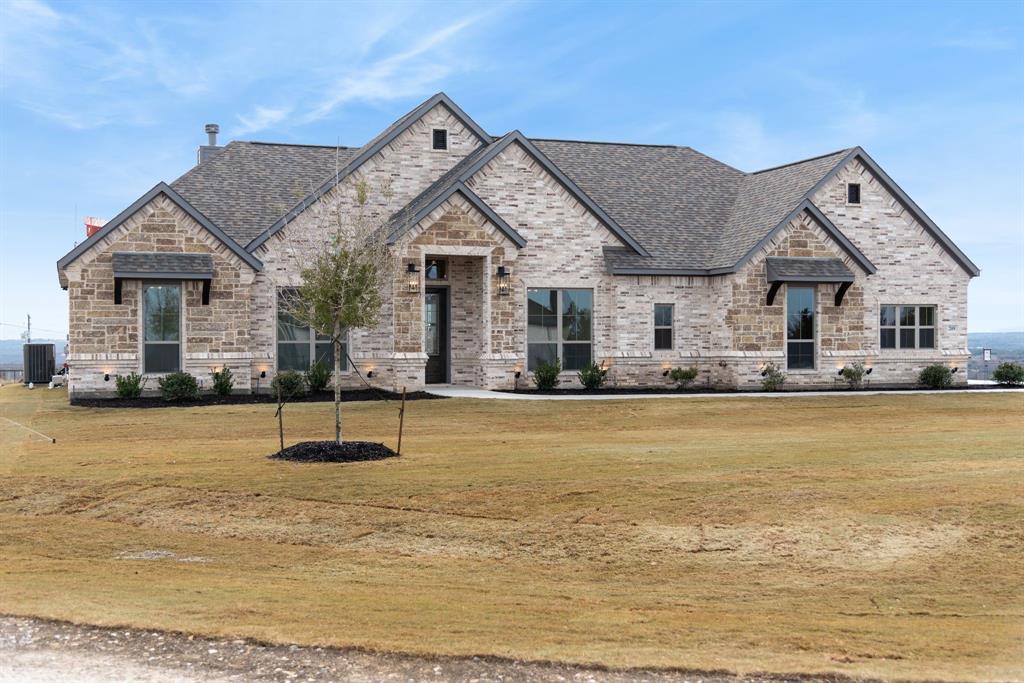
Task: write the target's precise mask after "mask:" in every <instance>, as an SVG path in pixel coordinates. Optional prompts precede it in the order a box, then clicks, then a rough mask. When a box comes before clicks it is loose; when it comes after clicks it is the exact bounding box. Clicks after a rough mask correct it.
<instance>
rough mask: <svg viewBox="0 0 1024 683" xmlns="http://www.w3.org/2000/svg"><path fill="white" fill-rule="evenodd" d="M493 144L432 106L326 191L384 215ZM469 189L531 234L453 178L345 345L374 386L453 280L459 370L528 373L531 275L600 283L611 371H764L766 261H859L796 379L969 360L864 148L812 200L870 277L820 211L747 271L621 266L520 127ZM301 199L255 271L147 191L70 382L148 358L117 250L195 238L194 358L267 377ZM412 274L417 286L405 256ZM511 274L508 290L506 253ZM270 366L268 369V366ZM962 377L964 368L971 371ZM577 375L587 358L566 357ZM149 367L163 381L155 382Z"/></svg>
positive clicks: (954, 284)
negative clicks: (438, 265)
mask: <svg viewBox="0 0 1024 683" xmlns="http://www.w3.org/2000/svg"><path fill="white" fill-rule="evenodd" d="M434 128H445V129H446V130H447V131H448V149H446V150H434V149H432V145H431V132H432V130H433V129H434ZM481 144H483V141H482V140H480V139H479V138H478V137H477V136H476V134H474V133H473V132H472V131H471V130H470V129H468V128H466V127H465V126H463V125H462V123H461V122H460V120H459V118H458V117H456V116H454V115H452V113H451V112H450V111H449V110H448V109H447V108H445V107H443V106H440V105H439V106H437V107H435V108H434V109H432V110H430V111H429V112H428V113H427V114H426V115H424V116H423V117H422V118H421V119H420V120H419V121H417V122H416V123H414V124H413V125H411V126H410V127H408V128H407V129H406V130H404V132H402V133H401V134H400V135H399V136H398V137H397V138H395V139H394V140H393V141H392V142H391V143H390V144H389V145H387V146H386V147H385V148H383V149H382V150H381V151H379V152H378V153H377V154H376V155H375V156H373V157H372V158H370V159H369V160H368V161H366V162H365V163H364V164H363V165H362V166H361V167H360V168H359V169H358V170H357V171H356V172H355V173H353V174H352V175H351V176H350V177H349V178H347V179H346V180H345V181H343V182H342V183H341V184H339V185H338V186H337V187H336V188H334V189H333V190H331V191H330V192H331V193H332V194H331V195H330V196H331V197H332V199H333V198H338V199H339V201H341V202H342V204H346V203H347V204H348V205H349V206H352V205H353V202H354V199H353V197H354V189H353V188H354V186H355V183H357V182H360V181H365V182H366V183H367V184H368V185H369V187H370V189H371V192H370V202H369V205H368V207H367V210H368V212H369V214H370V215H371V216H375V217H378V218H383V217H387V216H390V215H391V214H392V213H393V212H394V211H395V210H396V208H398V207H401V206H404V205H406V204H407V203H408V202H409V201H410V200H412V199H413V198H415V197H416V196H417V195H418V194H419V193H421V192H422V191H423V190H424V189H425V188H427V187H428V186H429V185H430V184H431V183H432V182H434V181H435V180H437V179H438V178H439V177H441V176H442V175H443V174H444V173H446V172H447V171H448V170H450V169H451V168H452V167H454V166H455V165H456V164H457V163H458V162H459V161H460V160H462V159H463V158H465V157H466V155H468V154H470V153H471V152H472V151H474V150H475V149H477V148H478V147H479V146H480V145H481ZM848 182H857V183H860V184H861V188H862V189H861V203H860V204H859V205H855V206H851V205H848V204H847V203H846V183H848ZM466 186H467V187H468V188H469V189H470V190H472V192H474V193H476V194H477V195H478V196H479V197H480V199H482V200H483V202H485V203H486V204H487V206H489V207H490V208H491V209H492V210H493V211H494V212H495V213H496V214H497V215H498V216H500V217H501V218H502V219H503V220H504V221H505V222H506V223H507V224H508V225H510V226H511V227H512V228H513V229H514V230H515V231H517V232H518V233H519V234H520V235H521V236H522V237H523V238H524V239H525V241H526V245H525V246H523V247H521V248H520V247H517V245H516V244H515V243H514V242H513V241H512V240H511V239H509V237H508V236H507V235H505V234H504V233H503V232H502V231H501V230H499V229H498V228H497V226H495V225H493V224H492V223H491V222H490V221H489V220H488V218H487V217H486V216H485V215H483V214H481V213H480V211H479V210H478V209H477V208H476V207H475V206H474V205H473V204H472V203H471V202H469V201H466V199H465V197H463V196H462V195H461V194H458V193H456V194H453V195H452V196H451V197H450V198H449V199H448V200H447V201H445V202H443V203H442V204H441V205H440V206H438V207H437V208H436V209H435V210H434V211H433V212H432V213H431V214H430V215H428V216H426V217H425V218H423V220H421V221H420V222H419V223H418V224H417V225H415V226H409V230H408V231H407V232H406V233H405V234H404V235H403V236H402V237H401V238H400V239H399V240H398V242H397V243H396V244H395V245H394V257H395V263H394V265H395V277H394V282H393V286H392V287H391V289H390V292H389V295H388V297H387V301H386V305H385V310H384V312H383V316H382V321H381V324H380V325H379V326H378V327H377V328H375V329H370V330H354V331H352V332H351V334H350V337H349V352H350V354H351V356H352V358H353V360H354V363H355V367H354V368H350V370H349V372H347V373H346V374H345V376H344V377H343V383H344V386H346V387H351V386H359V385H360V384H361V383H362V381H363V380H362V379H361V378H360V377H359V376H358V375H357V373H356V372H355V370H358V372H359V373H360V374H362V375H363V376H365V375H366V374H367V373H368V372H370V371H373V378H372V380H370V381H371V382H372V383H373V384H376V385H378V386H382V387H387V388H395V389H397V388H401V387H403V386H404V387H407V388H409V389H415V388H420V387H422V386H423V384H424V369H425V365H426V361H427V356H426V354H425V353H424V326H423V310H424V299H423V292H424V289H425V288H426V287H427V286H428V285H443V286H445V287H447V288H448V292H449V299H450V310H451V319H450V328H451V329H450V379H451V381H452V382H454V383H458V384H469V385H475V386H483V387H491V388H511V387H513V386H516V384H517V380H516V378H515V375H516V374H517V373H519V374H520V375H521V377H520V379H519V380H518V383H519V385H520V386H525V385H526V384H528V383H529V379H528V369H527V367H526V363H527V341H526V339H527V334H526V333H527V313H526V311H527V306H526V301H527V290H528V289H530V288H583V289H590V290H592V291H593V301H594V311H593V323H592V326H593V330H592V334H593V345H592V357H593V358H594V360H595V361H597V362H599V363H603V364H604V365H605V366H606V367H608V368H609V370H610V372H609V379H610V383H611V384H612V385H620V386H659V385H667V384H668V382H669V380H668V379H666V377H665V373H666V371H667V370H669V369H670V368H673V367H696V368H697V369H698V371H699V375H698V380H697V385H698V386H708V387H717V386H738V387H741V388H754V387H757V386H758V385H759V384H760V379H761V376H760V373H761V370H762V368H763V367H764V365H765V364H766V363H768V362H773V363H776V364H778V365H780V366H781V367H785V361H786V351H785V349H786V340H785V301H786V290H785V287H783V288H782V289H781V290H780V291H779V292H778V295H777V296H776V298H775V302H774V304H773V305H772V306H768V305H767V301H766V299H767V294H768V288H769V285H768V283H767V281H766V280H767V278H766V265H765V258H767V257H769V256H790V257H792V256H797V257H826V258H840V259H842V260H843V261H844V262H845V263H846V265H847V267H848V268H849V269H850V270H851V271H852V272H853V273H854V274H855V281H854V283H853V284H852V286H851V287H850V288H849V290H848V291H847V292H846V295H845V299H844V301H843V303H842V305H841V306H836V305H835V304H834V297H835V292H836V288H837V285H825V284H819V285H816V286H815V290H816V311H815V313H816V316H815V318H816V334H815V368H814V369H813V370H807V371H792V372H789V373H788V375H789V377H788V382H789V383H790V384H795V385H807V386H811V385H815V386H821V385H824V386H831V385H833V384H835V383H836V381H837V374H836V370H837V368H840V367H842V366H843V365H845V364H847V363H852V362H862V363H865V364H867V365H869V366H870V367H872V368H873V370H874V372H873V375H872V378H871V379H872V381H873V382H875V383H881V384H890V383H892V384H895V383H905V382H913V381H914V380H915V379H916V376H917V373H918V372H919V371H920V369H921V368H922V367H924V366H925V365H928V364H931V363H935V362H940V363H946V364H949V365H959V366H960V367H964V368H965V367H966V360H967V357H968V354H967V351H966V345H967V344H966V329H967V285H968V282H969V279H970V277H969V275H968V274H967V273H966V272H965V271H964V270H963V269H962V268H960V267H959V266H958V265H957V264H956V263H955V262H954V261H953V260H952V258H951V257H950V256H949V255H948V254H947V253H946V252H945V251H944V250H943V249H942V248H941V247H940V246H939V245H938V244H937V243H936V241H935V240H934V239H933V238H932V237H931V236H930V235H929V234H928V233H927V231H926V230H925V229H924V228H923V227H922V226H920V225H918V224H917V223H916V222H915V221H914V219H913V218H912V216H911V214H910V213H909V212H907V211H906V210H905V209H904V208H903V206H902V205H901V204H900V202H898V201H897V200H896V199H895V198H894V197H893V196H891V195H890V194H889V193H887V192H886V191H885V189H884V187H883V185H882V184H881V183H879V182H878V181H877V179H876V178H874V177H873V175H872V174H871V172H870V171H869V170H868V169H867V168H865V167H864V166H862V165H861V164H860V163H859V162H856V161H854V162H851V163H850V164H849V165H848V167H846V168H844V169H842V170H841V171H840V172H839V173H838V174H837V175H836V176H835V177H834V178H833V179H832V180H831V181H829V182H828V183H826V184H825V185H824V186H822V187H821V188H820V189H819V190H818V192H817V194H816V195H815V196H814V197H813V198H812V201H813V202H814V204H815V205H816V206H817V207H818V208H820V210H821V211H822V212H823V213H824V214H825V215H826V216H827V217H828V218H829V219H830V220H831V221H832V222H833V223H834V224H835V225H836V226H838V228H839V229H840V230H841V231H842V232H843V234H844V235H846V236H847V238H848V239H849V240H850V241H851V242H852V243H853V244H854V245H856V246H857V247H858V248H859V249H860V250H861V251H862V252H863V253H864V254H865V255H866V256H867V258H868V259H870V260H871V261H872V262H873V263H874V264H875V266H877V269H878V272H877V273H875V274H874V275H871V276H868V275H867V274H866V273H865V272H864V271H863V270H862V269H861V268H860V267H859V266H858V265H857V264H856V263H855V262H854V261H853V260H852V259H851V258H850V257H849V255H848V254H847V253H846V252H845V251H843V250H842V248H840V246H839V245H837V244H836V243H835V242H834V241H832V240H831V239H830V237H829V236H828V234H827V233H826V232H825V231H824V230H822V229H821V227H820V226H818V225H817V224H816V223H815V221H814V220H813V219H812V218H811V217H810V216H809V215H806V214H804V215H802V216H801V217H798V218H796V219H794V220H792V221H791V222H790V223H789V224H788V225H786V226H785V227H784V228H783V229H782V230H780V231H779V232H778V233H777V234H776V235H774V237H773V238H772V239H771V240H770V242H769V243H767V244H765V245H764V246H763V248H762V249H761V250H760V252H759V253H758V254H757V255H756V256H755V257H754V258H753V259H751V260H750V261H749V262H747V263H746V264H745V265H743V266H742V267H741V268H740V269H739V270H738V271H737V272H735V273H729V274H722V275H714V276H668V275H629V276H613V275H610V274H609V273H608V272H607V269H606V265H605V259H604V249H605V248H606V247H609V246H619V245H620V244H621V243H620V242H619V240H618V239H617V237H616V236H614V235H613V234H612V233H611V232H610V231H609V230H608V229H607V228H605V227H604V225H603V224H602V223H601V222H600V221H599V220H598V219H597V217H595V216H594V215H592V214H591V213H590V211H589V210H588V209H587V208H586V207H585V206H584V205H583V204H581V203H580V202H579V201H577V200H576V199H575V198H574V197H573V196H572V195H571V194H570V193H569V192H567V190H566V188H565V187H563V186H562V184H561V183H560V182H559V181H558V179H557V178H555V177H553V176H552V175H551V174H550V173H548V172H547V170H545V168H544V167H543V166H542V165H541V164H539V163H537V161H536V160H535V159H534V158H533V157H532V156H530V154H528V153H527V151H526V150H525V149H524V148H523V147H521V146H520V145H519V144H518V143H514V144H510V145H509V146H508V147H506V148H505V149H504V150H503V151H502V152H501V153H500V154H498V155H497V156H495V157H494V158H493V159H491V160H490V161H489V163H487V164H486V165H485V166H484V167H483V168H481V169H480V170H478V171H477V172H476V173H475V174H474V175H473V176H472V177H471V178H470V179H469V180H468V181H467V182H466ZM314 217H315V212H313V211H312V210H309V211H307V212H306V213H305V214H303V215H300V216H299V217H298V218H297V219H296V220H294V221H293V222H292V223H291V224H289V225H287V226H286V227H285V228H284V229H283V230H281V231H280V232H279V233H277V234H276V235H274V236H273V237H271V238H270V239H269V240H268V241H266V242H265V243H263V244H262V245H261V246H260V247H258V248H257V249H256V250H255V251H254V255H255V256H256V257H257V258H258V259H259V260H260V261H261V262H262V264H263V269H262V270H261V271H259V272H257V271H256V270H254V269H253V268H251V267H250V266H249V265H247V264H246V263H245V262H244V261H242V260H241V259H240V258H239V257H238V256H237V255H236V254H235V253H233V252H232V251H231V250H230V249H228V248H227V247H225V246H224V244H223V243H221V242H220V241H219V240H217V239H216V238H215V237H214V236H212V235H211V234H209V233H208V232H207V231H206V230H205V229H204V228H203V227H202V226H200V225H199V224H197V223H196V222H195V221H194V220H193V219H192V218H191V217H190V216H189V214H188V213H186V212H185V211H183V210H182V209H181V208H179V207H178V206H177V205H176V204H175V203H174V202H173V201H171V200H169V199H168V198H167V197H165V196H159V197H158V198H157V199H154V200H153V201H152V202H150V203H149V204H147V205H146V206H144V207H142V208H141V209H140V210H139V211H137V212H136V214H135V215H134V216H132V217H131V218H130V219H128V220H127V221H125V222H124V223H123V224H122V225H121V226H119V227H118V228H117V230H116V231H114V232H112V233H111V234H110V235H108V236H107V237H106V238H104V239H103V240H101V241H100V242H99V243H97V244H96V245H94V246H93V247H92V248H90V249H89V250H88V251H87V252H85V253H84V254H83V255H82V256H81V257H80V258H78V259H77V260H76V261H74V262H73V263H72V264H71V265H70V266H69V267H68V268H67V269H66V272H65V273H63V274H62V277H66V279H67V282H68V290H69V302H70V316H71V317H70V329H71V335H70V340H69V344H70V356H69V362H70V364H71V367H72V374H71V382H70V386H71V391H72V393H83V392H104V391H111V390H112V389H113V384H112V382H105V381H104V379H103V377H104V375H106V374H110V375H115V374H124V373H127V372H133V371H134V372H138V371H140V370H141V358H142V356H141V353H142V348H141V341H140V322H141V314H140V296H141V283H140V282H139V281H127V282H125V284H124V288H123V302H122V303H121V304H115V303H114V292H113V289H114V281H113V274H112V267H111V253H112V252H114V251H179V252H181V251H184V252H198V253H209V254H211V255H212V256H213V259H214V276H213V280H212V283H211V296H210V303H209V305H203V304H202V301H201V285H200V284H199V283H184V285H183V291H184V294H183V299H184V306H183V330H184V336H183V340H184V341H183V349H182V354H183V369H185V370H187V371H189V372H191V373H193V374H195V375H197V376H198V377H199V378H200V380H201V381H203V382H204V383H207V384H208V383H209V382H210V379H209V374H210V372H211V371H212V370H213V369H216V368H219V367H222V366H225V365H226V366H229V367H231V368H232V369H233V370H234V371H235V375H236V389H237V390H239V391H250V390H254V389H256V387H257V386H260V387H267V386H268V385H269V382H270V380H271V378H272V377H273V375H274V372H275V369H276V356H277V353H276V348H277V343H276V318H277V298H278V291H279V289H280V288H283V287H292V286H295V285H297V284H298V278H299V271H300V267H301V263H302V261H303V257H304V255H305V254H308V253H310V250H311V249H314V248H316V247H317V246H318V245H319V244H321V243H322V240H323V239H324V234H323V232H322V230H320V229H319V228H318V226H317V224H316V221H315V220H314ZM431 258H444V259H446V260H447V262H448V278H447V280H446V281H445V282H443V283H431V282H427V281H425V280H424V271H425V266H426V263H427V262H428V260H429V259H431ZM409 264H412V265H414V266H415V267H416V268H417V269H418V274H417V275H416V276H414V280H415V281H414V282H413V283H412V286H410V281H409V277H410V275H409V273H408V271H407V266H408V265H409ZM499 267H504V268H505V269H506V270H507V271H508V272H510V273H511V278H510V281H509V287H508V290H507V291H502V288H501V287H500V286H499V285H500V283H499V281H498V277H497V275H496V272H497V269H498V268H499ZM656 304H672V305H673V307H674V309H673V310H674V315H673V321H672V324H673V345H672V348H671V349H665V350H655V349H654V306H655V305H656ZM884 304H897V305H899V304H904V305H908V304H915V305H934V306H935V307H936V311H937V318H938V321H937V326H936V348H935V349H933V350H910V351H894V350H883V349H880V348H879V328H878V320H879V307H880V306H881V305H884ZM261 375H264V376H263V377H261ZM962 378H966V372H964V373H963V374H960V375H958V379H962ZM563 379H564V381H565V383H566V384H567V385H572V384H573V383H575V382H576V377H575V372H567V373H565V374H564V378H563ZM155 384H156V383H155V381H151V382H150V385H149V386H150V387H151V388H153V387H155Z"/></svg>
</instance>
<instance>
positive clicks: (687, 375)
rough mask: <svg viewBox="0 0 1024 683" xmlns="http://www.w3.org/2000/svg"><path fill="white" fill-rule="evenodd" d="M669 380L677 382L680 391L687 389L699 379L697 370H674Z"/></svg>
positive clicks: (670, 373) (669, 374) (669, 375)
mask: <svg viewBox="0 0 1024 683" xmlns="http://www.w3.org/2000/svg"><path fill="white" fill-rule="evenodd" d="M668 378H669V379H670V380H672V381H673V382H675V383H676V387H678V388H679V389H685V388H686V387H688V386H690V385H691V384H693V381H694V380H695V379H697V368H672V370H671V371H670V372H669V373H668Z"/></svg>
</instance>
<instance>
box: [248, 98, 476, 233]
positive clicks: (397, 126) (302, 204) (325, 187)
mask: <svg viewBox="0 0 1024 683" xmlns="http://www.w3.org/2000/svg"><path fill="white" fill-rule="evenodd" d="M438 105H442V106H444V107H445V108H447V109H448V111H450V112H451V113H452V115H453V116H455V117H456V118H457V119H458V120H459V122H460V123H462V125H464V126H466V128H468V129H469V130H471V131H473V133H474V134H475V135H476V136H477V137H479V138H480V139H481V140H483V142H484V143H485V144H486V143H490V142H491V136H490V135H488V134H487V132H486V131H484V129H483V128H481V127H480V126H479V125H478V124H477V123H476V122H475V121H473V119H471V118H470V117H469V116H468V115H467V114H466V112H464V111H462V109H460V108H459V106H458V105H457V104H455V102H453V101H452V100H451V98H449V97H448V96H447V95H446V94H444V93H443V92H439V93H437V94H436V95H434V96H433V97H431V98H430V99H428V100H426V101H425V102H423V103H422V104H420V105H419V106H418V107H416V108H415V109H413V110H412V111H410V112H409V113H407V114H406V115H405V116H403V117H401V118H400V119H398V120H397V121H395V122H394V123H393V124H391V125H390V126H388V127H387V128H385V129H384V130H383V131H382V132H381V133H380V134H379V135H377V137H375V138H373V139H372V140H370V141H369V142H367V143H366V144H365V145H363V146H362V147H360V148H359V149H358V150H356V152H355V154H353V155H352V157H351V158H350V159H349V160H348V162H347V163H346V164H345V165H344V166H343V167H342V168H340V169H339V170H338V171H337V172H335V173H333V174H331V175H330V177H328V178H327V180H325V181H324V182H323V183H322V184H321V185H320V186H319V187H318V188H316V189H314V190H313V191H312V192H310V193H309V194H307V195H306V196H305V197H304V198H303V199H302V200H301V201H299V202H298V203H297V204H295V205H294V206H293V207H292V208H291V209H289V210H288V211H287V212H285V213H284V215H282V216H280V217H279V218H278V219H277V220H276V221H274V223H272V224H271V225H270V227H268V228H267V229H266V230H264V231H263V232H261V233H260V234H259V235H257V236H256V237H254V238H253V239H252V240H251V241H250V242H249V243H248V244H247V245H246V247H245V248H246V249H247V250H249V251H253V250H255V249H257V248H258V247H259V246H260V245H262V244H263V243H264V242H266V241H267V240H268V239H270V238H271V237H272V236H273V235H274V234H276V233H277V232H278V231H280V230H281V229H282V228H283V227H284V226H285V225H287V224H288V223H289V222H291V221H292V220H294V219H295V217H296V216H298V215H299V214H300V213H302V212H303V211H305V210H306V209H307V208H309V207H310V206H312V205H313V204H315V203H316V202H317V201H319V199H320V198H321V197H322V196H323V195H324V194H325V193H327V192H328V191H330V190H331V189H332V188H334V187H335V186H337V185H338V183H340V182H341V181H343V180H344V179H345V178H347V177H348V176H349V175H351V174H352V173H353V172H355V171H356V170H357V169H358V168H359V167H360V166H362V165H363V164H364V163H366V162H367V161H369V160H370V159H372V158H373V157H374V156H376V154H377V153H378V152H380V151H381V150H382V149H384V148H385V147H387V146H388V145H390V144H391V143H392V142H394V140H395V139H396V138H398V136H400V135H401V134H402V133H404V132H405V131H406V130H408V129H409V127H410V126H412V125H413V124H415V123H416V122H417V121H419V120H420V119H421V118H422V117H423V116H424V115H426V114H427V112H429V111H430V110H431V109H433V108H434V107H436V106H438Z"/></svg>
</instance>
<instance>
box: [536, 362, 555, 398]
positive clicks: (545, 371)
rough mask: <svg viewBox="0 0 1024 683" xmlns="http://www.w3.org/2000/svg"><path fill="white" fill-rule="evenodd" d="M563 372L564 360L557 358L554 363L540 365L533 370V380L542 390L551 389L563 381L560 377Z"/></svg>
mask: <svg viewBox="0 0 1024 683" xmlns="http://www.w3.org/2000/svg"><path fill="white" fill-rule="evenodd" d="M561 372H562V362H561V361H560V360H558V359H557V358H556V359H555V362H554V363H541V364H540V365H538V366H537V369H536V370H534V371H533V381H534V383H535V384H536V385H537V388H538V389H540V390H541V391H551V390H552V389H554V388H555V387H557V386H558V385H559V384H561V383H562V380H560V379H558V375H559V373H561Z"/></svg>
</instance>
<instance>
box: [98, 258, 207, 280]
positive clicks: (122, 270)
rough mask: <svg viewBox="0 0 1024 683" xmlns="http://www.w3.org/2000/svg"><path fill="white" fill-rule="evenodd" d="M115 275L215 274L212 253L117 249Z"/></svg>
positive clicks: (204, 275)
mask: <svg viewBox="0 0 1024 683" xmlns="http://www.w3.org/2000/svg"><path fill="white" fill-rule="evenodd" d="M111 259H112V262H113V263H112V265H113V268H114V277H123V278H137V277H145V276H149V277H165V276H172V275H174V276H178V277H183V276H190V277H192V278H195V279H203V278H209V277H212V276H213V257H212V256H211V255H210V254H183V253H177V252H165V251H161V252H145V251H132V252H122V251H115V252H114V253H113V254H112V255H111Z"/></svg>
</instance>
